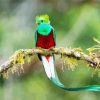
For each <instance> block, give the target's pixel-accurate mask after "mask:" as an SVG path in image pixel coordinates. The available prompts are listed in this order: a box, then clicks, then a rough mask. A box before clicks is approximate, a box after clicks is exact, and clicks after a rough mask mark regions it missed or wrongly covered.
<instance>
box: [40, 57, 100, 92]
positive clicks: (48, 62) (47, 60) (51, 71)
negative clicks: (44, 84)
mask: <svg viewBox="0 0 100 100" xmlns="http://www.w3.org/2000/svg"><path fill="white" fill-rule="evenodd" d="M41 58H42V63H43V66H44V69H45V72H46V74H47V77H48V78H49V79H50V80H51V81H52V82H53V83H54V84H55V85H57V86H58V87H60V88H62V89H64V90H66V91H81V90H87V91H100V85H89V86H82V87H75V88H70V87H68V88H67V87H65V86H64V85H63V84H62V83H61V82H60V80H59V78H58V75H57V72H56V70H55V68H54V57H53V56H41Z"/></svg>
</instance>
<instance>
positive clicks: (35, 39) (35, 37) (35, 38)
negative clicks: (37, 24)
mask: <svg viewBox="0 0 100 100" xmlns="http://www.w3.org/2000/svg"><path fill="white" fill-rule="evenodd" d="M36 41H37V30H36V31H35V34H34V42H35V46H36Z"/></svg>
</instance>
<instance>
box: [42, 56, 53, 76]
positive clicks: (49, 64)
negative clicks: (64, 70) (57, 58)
mask: <svg viewBox="0 0 100 100" xmlns="http://www.w3.org/2000/svg"><path fill="white" fill-rule="evenodd" d="M41 58H42V62H43V66H44V69H45V72H46V74H47V76H48V78H51V77H52V78H54V77H55V71H54V59H53V56H50V58H49V60H47V59H46V57H45V56H41Z"/></svg>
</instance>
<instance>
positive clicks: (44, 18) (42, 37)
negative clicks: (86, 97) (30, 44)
mask: <svg viewBox="0 0 100 100" xmlns="http://www.w3.org/2000/svg"><path fill="white" fill-rule="evenodd" d="M36 24H37V27H36V30H35V35H34V40H35V47H38V48H43V49H50V48H54V47H55V46H56V33H55V30H54V28H53V26H52V25H51V24H50V19H49V16H48V15H47V14H44V15H39V16H36ZM38 58H39V60H40V61H41V62H42V63H43V66H44V70H45V72H46V75H47V77H48V78H49V79H50V80H51V81H52V82H53V83H54V84H55V85H56V86H58V87H60V88H62V89H63V90H66V91H81V90H88V91H100V86H99V85H88V86H81V87H65V85H64V84H63V83H62V82H61V81H60V79H59V77H58V75H57V72H56V70H55V67H54V63H55V57H54V55H45V56H44V55H41V54H38Z"/></svg>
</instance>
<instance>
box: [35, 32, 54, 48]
mask: <svg viewBox="0 0 100 100" xmlns="http://www.w3.org/2000/svg"><path fill="white" fill-rule="evenodd" d="M54 45H55V42H54V38H53V32H52V31H51V32H50V34H48V35H41V34H38V33H37V42H36V47H41V48H45V49H49V48H51V47H53V46H54Z"/></svg>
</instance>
